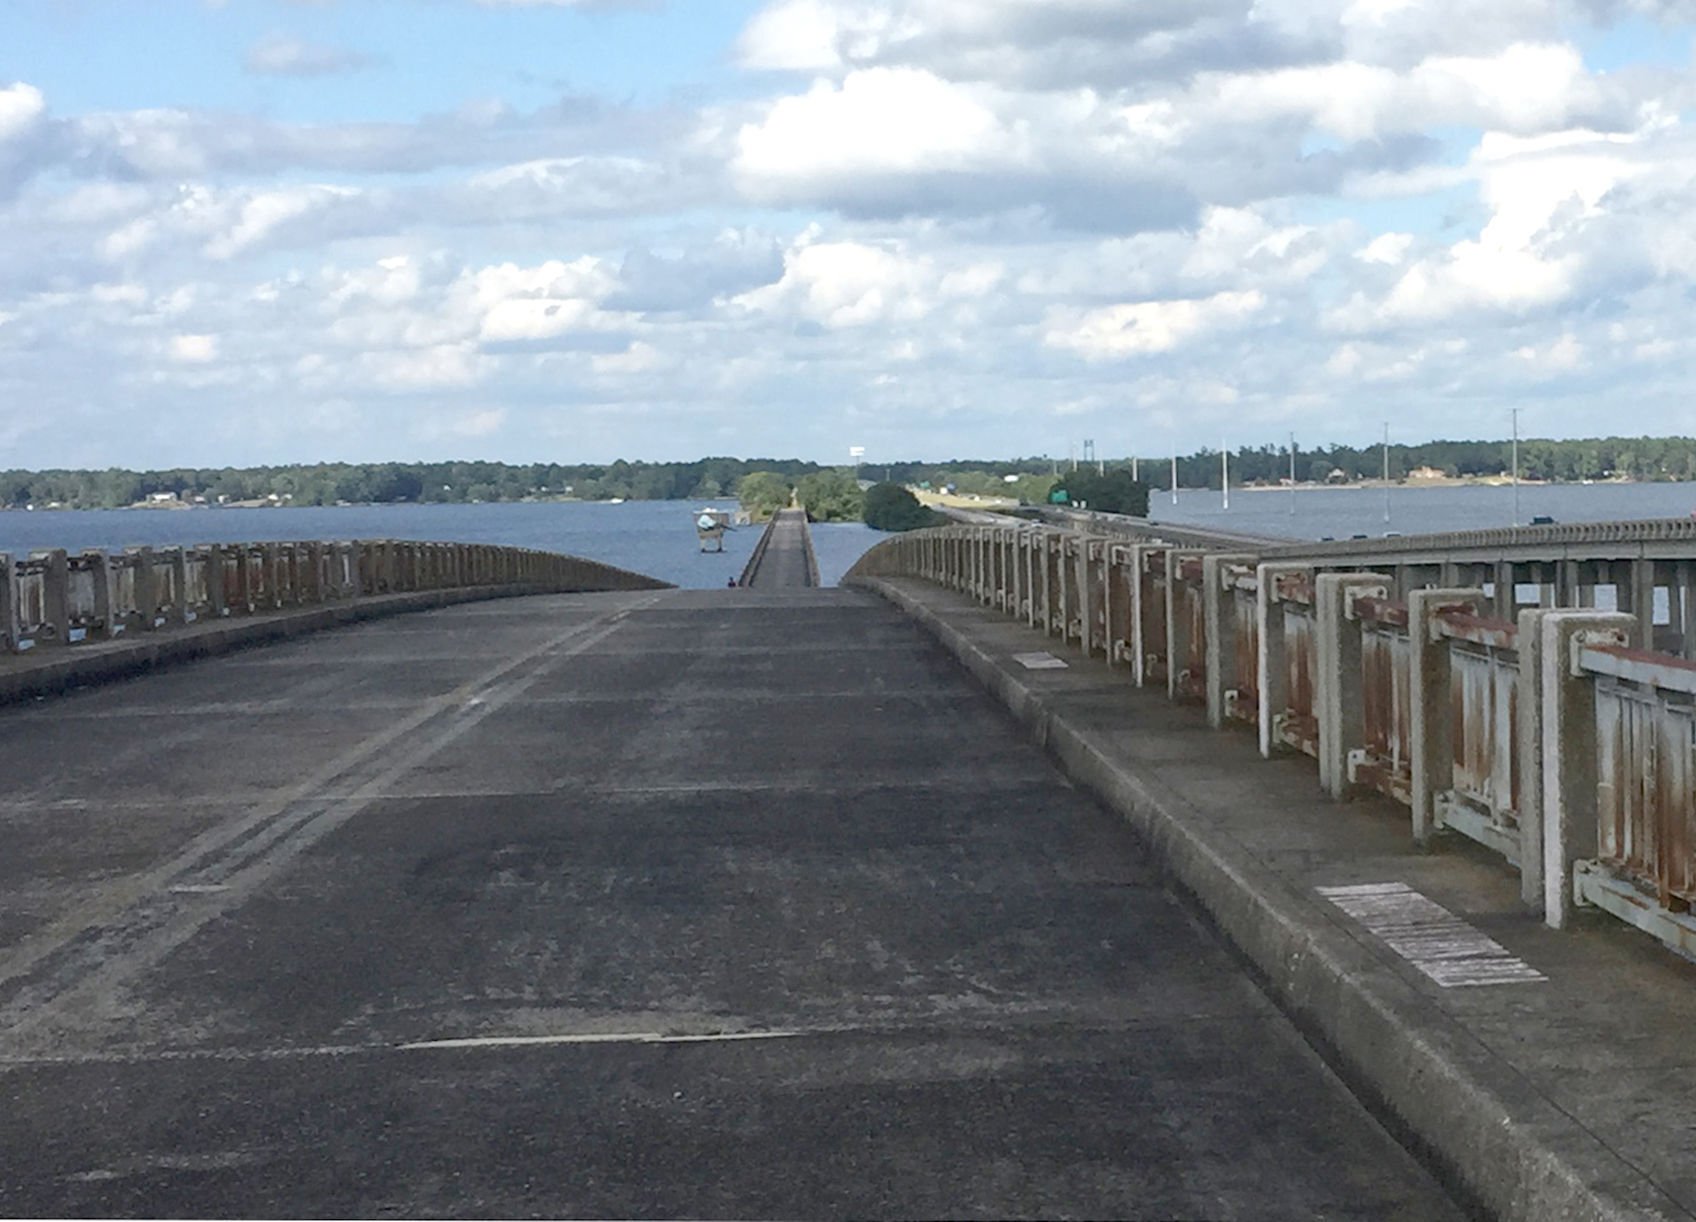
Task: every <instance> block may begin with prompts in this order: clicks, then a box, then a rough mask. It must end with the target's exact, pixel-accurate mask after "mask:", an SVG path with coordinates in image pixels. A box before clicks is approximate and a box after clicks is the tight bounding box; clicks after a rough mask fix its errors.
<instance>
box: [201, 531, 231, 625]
mask: <svg viewBox="0 0 1696 1222" xmlns="http://www.w3.org/2000/svg"><path fill="white" fill-rule="evenodd" d="M200 551H201V554H202V556H203V557H204V559H203V560H202V561H201V564H202V571H203V572H204V573H205V574H206V616H207V618H208V619H222V618H223V617H224V616H225V615H227V614H229V607H228V605H227V604H228V601H229V600H228V599H227V598H226V597H225V595H224V548H223V545H222V544H219V543H202V544H201V545H200Z"/></svg>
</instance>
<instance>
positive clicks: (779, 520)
mask: <svg viewBox="0 0 1696 1222" xmlns="http://www.w3.org/2000/svg"><path fill="white" fill-rule="evenodd" d="M807 556H808V549H807V514H806V511H805V510H801V509H780V510H779V511H778V513H777V517H776V520H775V521H774V522H773V524H772V530H771V542H770V543H768V544H767V546H766V550H765V554H764V556H763V557H761V559H760V562H759V564H758V565H757V566H756V567H755V569H754V571H753V572H752V573H750V574H749V576H748V581H747V583H746V584H747V585H749V586H751V587H752V588H754V589H758V590H791V589H800V588H803V587H806V586H811V585H812V584H813V572H812V566H811V565H810V564H809V563H808V560H807Z"/></svg>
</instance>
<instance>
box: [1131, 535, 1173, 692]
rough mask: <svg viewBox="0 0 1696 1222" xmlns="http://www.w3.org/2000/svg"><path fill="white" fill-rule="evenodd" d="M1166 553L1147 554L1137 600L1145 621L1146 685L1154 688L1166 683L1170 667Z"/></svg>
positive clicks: (1144, 667)
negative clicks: (1167, 629) (1139, 594)
mask: <svg viewBox="0 0 1696 1222" xmlns="http://www.w3.org/2000/svg"><path fill="white" fill-rule="evenodd" d="M1167 556H1168V552H1166V551H1165V550H1158V551H1147V552H1144V553H1143V557H1142V573H1141V574H1140V580H1141V581H1142V596H1141V597H1140V598H1139V599H1138V600H1137V607H1138V614H1139V616H1140V618H1141V620H1142V653H1143V657H1142V666H1143V682H1144V683H1145V684H1148V685H1151V686H1155V685H1164V684H1165V683H1166V675H1167V671H1168V670H1169V669H1170V666H1171V659H1170V657H1169V656H1168V655H1169V650H1168V641H1169V640H1170V634H1169V633H1168V632H1167V631H1166V582H1167V573H1166V567H1167V566H1166V560H1167Z"/></svg>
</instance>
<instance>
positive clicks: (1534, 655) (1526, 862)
mask: <svg viewBox="0 0 1696 1222" xmlns="http://www.w3.org/2000/svg"><path fill="white" fill-rule="evenodd" d="M1548 614H1549V611H1548V610H1547V609H1544V608H1537V607H1533V608H1528V609H1527V610H1524V611H1521V612H1520V613H1519V623H1518V627H1519V634H1518V637H1517V638H1516V639H1517V643H1518V653H1519V676H1518V679H1517V684H1518V692H1517V693H1516V695H1515V704H1516V706H1517V709H1518V725H1517V726H1516V727H1515V728H1516V741H1515V742H1514V745H1513V749H1514V765H1515V767H1516V768H1518V770H1519V797H1518V800H1517V803H1516V805H1517V807H1518V809H1517V810H1515V811H1514V816H1515V818H1517V819H1518V820H1519V896H1520V899H1521V900H1522V901H1523V902H1524V903H1525V905H1526V907H1528V908H1531V909H1533V910H1541V909H1542V907H1543V904H1544V880H1543V843H1544V839H1545V835H1544V830H1543V620H1544V618H1545V617H1546V616H1547V615H1548Z"/></svg>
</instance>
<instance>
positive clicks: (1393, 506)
mask: <svg viewBox="0 0 1696 1222" xmlns="http://www.w3.org/2000/svg"><path fill="white" fill-rule="evenodd" d="M1222 499H1223V498H1222V497H1221V495H1220V493H1219V491H1218V490H1217V489H1214V490H1212V491H1208V490H1205V489H1199V488H1197V489H1179V491H1178V502H1177V504H1176V505H1174V504H1173V503H1172V496H1171V493H1169V492H1154V493H1151V494H1150V496H1149V505H1148V511H1149V516H1150V517H1152V518H1153V519H1154V520H1155V521H1157V522H1172V523H1183V524H1185V525H1190V526H1202V527H1215V528H1217V529H1220V530H1232V531H1239V532H1243V533H1247V534H1258V535H1276V536H1282V537H1287V538H1293V539H1304V540H1312V539H1322V538H1324V537H1326V536H1330V537H1332V538H1335V539H1347V538H1351V537H1352V536H1355V535H1369V536H1372V537H1377V536H1380V535H1384V534H1389V533H1396V534H1404V535H1414V534H1430V533H1433V532H1438V531H1452V530H1482V529H1486V528H1488V527H1493V526H1512V525H1513V524H1514V518H1515V514H1514V490H1513V488H1512V487H1489V486H1485V485H1480V484H1474V485H1465V486H1461V487H1452V488H1421V487H1417V486H1400V487H1392V488H1390V489H1389V490H1388V495H1387V496H1386V491H1385V489H1383V488H1359V487H1343V488H1298V489H1296V490H1294V491H1291V490H1289V489H1248V488H1244V489H1234V490H1232V492H1231V507H1230V508H1229V509H1228V510H1227V509H1225V508H1224V506H1223V504H1222ZM1518 499H1519V513H1518V520H1519V522H1520V523H1521V524H1525V523H1529V522H1530V521H1531V519H1532V518H1533V517H1536V516H1542V517H1548V518H1553V519H1554V520H1555V521H1556V522H1613V521H1626V520H1634V519H1640V518H1688V517H1690V516H1691V514H1692V513H1693V512H1696V484H1521V485H1520V487H1519V498H1518Z"/></svg>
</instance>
